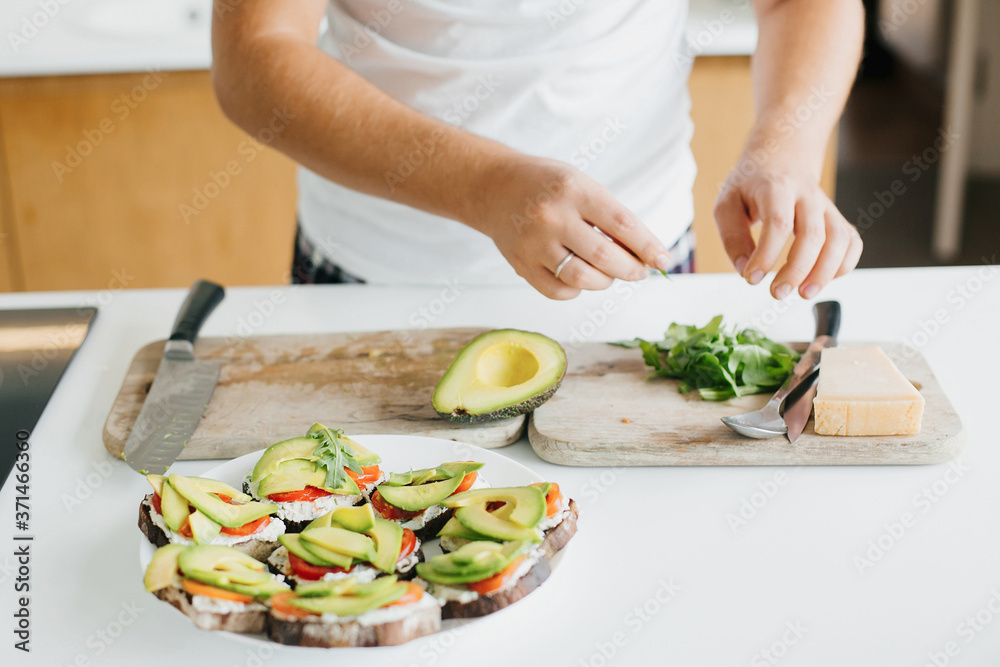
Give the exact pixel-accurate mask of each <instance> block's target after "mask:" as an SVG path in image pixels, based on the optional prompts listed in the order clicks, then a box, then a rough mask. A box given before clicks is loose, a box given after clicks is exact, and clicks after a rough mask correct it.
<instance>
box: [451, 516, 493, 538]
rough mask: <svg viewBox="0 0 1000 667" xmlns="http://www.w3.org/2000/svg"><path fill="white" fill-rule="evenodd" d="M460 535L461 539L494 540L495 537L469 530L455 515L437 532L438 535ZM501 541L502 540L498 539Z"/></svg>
mask: <svg viewBox="0 0 1000 667" xmlns="http://www.w3.org/2000/svg"><path fill="white" fill-rule="evenodd" d="M445 536H448V537H461V538H462V539H463V540H472V541H474V542H475V541H479V540H496V539H497V538H493V537H487V536H486V535H483V534H481V533H477V532H476V531H474V530H470V529H469V528H468V527H467V526H464V525H463V524H462V522H460V521H459V520H458V519H456V518H455V517H451V518H450V519H448V523H446V524H444V526H443V527H442V528H441V531H440V532H439V533H438V537H445ZM500 541H502V540H500Z"/></svg>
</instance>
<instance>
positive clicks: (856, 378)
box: [813, 347, 924, 435]
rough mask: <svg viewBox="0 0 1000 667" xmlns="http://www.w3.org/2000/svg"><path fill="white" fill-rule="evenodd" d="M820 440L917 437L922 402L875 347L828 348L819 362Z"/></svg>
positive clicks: (815, 402)
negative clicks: (864, 437)
mask: <svg viewBox="0 0 1000 667" xmlns="http://www.w3.org/2000/svg"><path fill="white" fill-rule="evenodd" d="M813 407H814V408H815V410H816V412H815V424H814V429H815V431H816V433H818V434H819V435H916V434H917V433H920V420H921V417H922V416H923V412H924V397H923V396H921V395H920V392H919V391H917V390H916V388H915V387H914V386H913V385H912V384H911V383H910V381H909V380H907V379H906V377H905V376H904V375H903V374H902V373H900V372H899V369H898V368H896V366H895V365H894V364H893V363H892V361H891V360H890V359H889V357H887V356H886V355H885V352H883V351H882V349H881V348H879V347H846V348H838V347H830V348H827V349H825V350H823V356H822V358H821V360H820V370H819V386H818V387H817V389H816V398H815V399H814V400H813Z"/></svg>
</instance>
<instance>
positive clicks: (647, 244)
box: [578, 188, 670, 271]
mask: <svg viewBox="0 0 1000 667" xmlns="http://www.w3.org/2000/svg"><path fill="white" fill-rule="evenodd" d="M578 207H579V210H580V214H581V215H582V216H583V219H584V220H586V221H587V222H589V223H590V224H592V225H594V226H595V227H597V228H598V229H600V230H601V231H602V232H604V233H605V234H607V235H608V236H610V237H611V238H612V239H614V240H615V241H618V242H619V243H621V245H622V246H624V247H625V248H626V249H627V250H629V251H630V252H632V253H634V254H635V255H636V256H637V257H638V258H639V261H640V262H642V263H643V264H646V265H648V266H652V267H655V268H657V269H660V270H661V271H668V270H669V269H670V257H669V253H668V252H667V247H666V246H665V245H663V242H662V241H660V239H658V238H656V236H655V235H654V234H653V232H651V231H649V229H648V228H647V227H646V225H644V224H642V222H641V221H640V220H639V218H638V217H636V215H635V214H634V213H632V211H630V210H628V209H627V208H625V206H623V205H622V204H621V203H620V202H619V201H618V200H617V199H615V198H614V196H613V195H612V194H611V193H610V192H608V191H607V190H606V189H604V188H592V189H591V190H589V191H588V192H587V193H586V194H585V195H583V196H582V197H581V198H580V200H579V206H578Z"/></svg>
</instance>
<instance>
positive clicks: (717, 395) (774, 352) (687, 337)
mask: <svg viewBox="0 0 1000 667" xmlns="http://www.w3.org/2000/svg"><path fill="white" fill-rule="evenodd" d="M613 344H614V345H618V346H620V347H626V348H638V349H640V350H642V357H643V359H645V361H646V364H647V365H648V366H650V367H652V369H653V372H652V373H650V375H649V377H666V378H672V379H675V380H680V384H678V386H677V390H678V391H679V392H680V393H682V394H686V393H687V392H689V391H697V392H698V393H699V394H701V397H702V398H703V399H705V400H706V401H724V400H726V399H728V398H733V397H734V396H746V395H748V394H760V393H765V392H768V391H773V390H774V389H775V388H776V387H778V386H779V385H781V383H782V382H784V380H785V378H786V377H787V376H788V374H789V373H791V372H792V368H793V367H794V366H795V362H796V361H798V359H799V355H798V354H797V353H796V352H793V351H792V350H790V349H789V348H787V347H785V346H784V345H782V344H781V343H776V342H774V341H773V340H771V339H769V338H768V337H767V336H765V335H764V334H762V333H761V332H759V331H757V330H756V329H743V330H739V331H735V330H734V331H729V330H727V329H725V328H724V327H723V326H722V315H718V316H716V317H714V318H713V319H712V321H711V322H709V323H708V324H706V325H705V326H703V327H701V328H698V327H695V326H692V325H683V324H677V323H674V324H671V325H670V328H669V329H667V332H666V333H665V334H664V336H663V340H661V341H646V340H640V339H638V338H636V339H635V340H633V341H626V342H622V343H613Z"/></svg>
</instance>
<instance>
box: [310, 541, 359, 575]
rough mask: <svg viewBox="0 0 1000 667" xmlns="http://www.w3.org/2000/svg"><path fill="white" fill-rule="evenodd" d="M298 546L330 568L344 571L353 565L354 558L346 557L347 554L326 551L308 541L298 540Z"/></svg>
mask: <svg viewBox="0 0 1000 667" xmlns="http://www.w3.org/2000/svg"><path fill="white" fill-rule="evenodd" d="M300 536H301V533H300ZM299 545H300V546H301V547H302V548H303V549H305V550H306V551H308V552H309V553H311V554H312V555H313V556H314V557H316V558H318V559H319V560H321V561H323V562H325V563H329V564H330V565H332V566H336V567H342V568H344V569H345V570H346V569H348V568H350V567H351V565H352V564H353V563H354V557H353V556H348V555H347V554H342V553H340V552H338V551H333V550H331V549H327V548H326V547H324V546H321V545H319V544H313V543H312V542H310V541H308V540H303V539H300V540H299ZM296 555H298V554H296ZM300 558H301V556H300ZM313 565H315V563H313Z"/></svg>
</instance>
